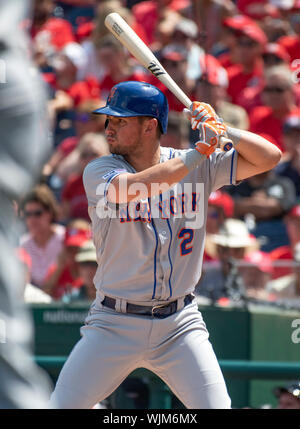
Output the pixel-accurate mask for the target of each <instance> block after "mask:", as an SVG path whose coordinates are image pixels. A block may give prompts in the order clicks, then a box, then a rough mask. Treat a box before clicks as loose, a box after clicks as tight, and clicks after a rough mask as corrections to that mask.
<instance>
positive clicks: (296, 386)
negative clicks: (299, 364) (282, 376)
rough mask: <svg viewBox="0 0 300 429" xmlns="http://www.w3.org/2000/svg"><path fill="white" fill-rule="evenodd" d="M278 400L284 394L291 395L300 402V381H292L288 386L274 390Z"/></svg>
mask: <svg viewBox="0 0 300 429" xmlns="http://www.w3.org/2000/svg"><path fill="white" fill-rule="evenodd" d="M273 393H274V395H275V396H276V398H279V397H280V395H281V394H282V393H291V394H292V395H293V396H295V398H298V399H299V400H300V381H298V380H296V381H292V382H291V383H289V384H287V385H286V386H278V387H275V389H274V390H273Z"/></svg>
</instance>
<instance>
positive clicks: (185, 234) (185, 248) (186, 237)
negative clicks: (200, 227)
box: [178, 228, 194, 256]
mask: <svg viewBox="0 0 300 429" xmlns="http://www.w3.org/2000/svg"><path fill="white" fill-rule="evenodd" d="M178 238H183V240H182V242H181V243H180V252H181V256H183V255H188V254H189V253H191V252H192V250H193V246H192V245H191V243H192V241H193V238H194V230H193V229H186V228H183V229H182V230H181V231H179V233H178Z"/></svg>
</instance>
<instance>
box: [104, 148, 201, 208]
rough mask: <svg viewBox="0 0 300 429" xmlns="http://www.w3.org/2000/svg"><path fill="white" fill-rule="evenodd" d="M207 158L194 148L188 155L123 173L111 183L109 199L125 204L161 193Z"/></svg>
mask: <svg viewBox="0 0 300 429" xmlns="http://www.w3.org/2000/svg"><path fill="white" fill-rule="evenodd" d="M205 159H206V158H205V157H203V156H202V155H201V154H199V152H198V151H196V150H192V151H190V152H189V153H188V154H187V156H185V155H184V156H182V157H177V158H173V159H170V160H168V161H166V162H163V163H160V164H157V165H154V166H152V167H150V168H147V169H146V170H143V171H140V172H138V173H135V174H131V173H128V174H121V175H119V176H118V177H116V178H115V179H114V180H113V181H112V183H111V184H110V186H109V188H108V193H107V199H108V201H110V202H112V203H120V204H123V203H127V202H130V201H132V200H140V199H145V198H151V197H154V196H156V195H159V194H160V193H163V192H166V191H167V190H168V189H169V188H171V187H172V186H173V185H175V184H176V183H178V182H180V180H182V179H183V178H184V177H185V176H186V175H187V174H188V173H189V172H190V171H191V170H192V169H193V168H195V167H196V166H197V165H198V164H199V163H200V162H201V161H202V160H205Z"/></svg>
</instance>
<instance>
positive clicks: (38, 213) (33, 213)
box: [24, 209, 45, 219]
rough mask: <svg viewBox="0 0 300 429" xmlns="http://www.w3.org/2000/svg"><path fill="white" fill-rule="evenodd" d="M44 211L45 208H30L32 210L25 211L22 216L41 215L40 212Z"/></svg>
mask: <svg viewBox="0 0 300 429" xmlns="http://www.w3.org/2000/svg"><path fill="white" fill-rule="evenodd" d="M43 213H45V210H41V209H40V210H32V211H29V210H28V211H25V212H24V217H25V218H26V219H27V218H29V217H41V216H42V214H43Z"/></svg>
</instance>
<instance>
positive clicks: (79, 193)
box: [62, 174, 90, 220]
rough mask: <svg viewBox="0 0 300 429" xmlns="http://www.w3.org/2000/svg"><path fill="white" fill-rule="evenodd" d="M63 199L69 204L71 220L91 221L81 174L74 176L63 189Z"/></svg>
mask: <svg viewBox="0 0 300 429" xmlns="http://www.w3.org/2000/svg"><path fill="white" fill-rule="evenodd" d="M62 199H63V200H64V201H68V203H69V210H70V212H69V216H70V217H71V218H81V219H86V220H89V219H90V218H89V214H88V202H87V199H86V194H85V190H84V186H83V182H82V175H81V174H79V175H77V174H74V175H72V176H71V177H70V178H69V180H68V181H67V183H66V185H65V187H64V189H63V192H62Z"/></svg>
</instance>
